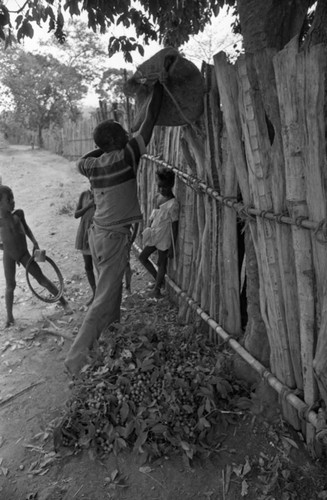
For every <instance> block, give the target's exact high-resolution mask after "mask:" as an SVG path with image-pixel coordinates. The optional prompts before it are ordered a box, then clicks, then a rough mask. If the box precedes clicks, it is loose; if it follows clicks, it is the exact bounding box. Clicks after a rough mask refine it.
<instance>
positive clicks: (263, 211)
mask: <svg viewBox="0 0 327 500" xmlns="http://www.w3.org/2000/svg"><path fill="white" fill-rule="evenodd" d="M271 213H272V212H270V210H261V212H260V213H259V217H262V218H263V219H265V218H266V217H267V214H271Z"/></svg>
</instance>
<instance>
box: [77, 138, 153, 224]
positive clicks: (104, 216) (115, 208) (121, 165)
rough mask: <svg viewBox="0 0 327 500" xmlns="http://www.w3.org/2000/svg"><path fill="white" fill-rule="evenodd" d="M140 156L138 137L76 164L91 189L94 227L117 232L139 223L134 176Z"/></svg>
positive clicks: (138, 206) (141, 143)
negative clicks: (119, 148)
mask: <svg viewBox="0 0 327 500" xmlns="http://www.w3.org/2000/svg"><path fill="white" fill-rule="evenodd" d="M144 153H145V144H144V141H143V137H142V136H141V135H138V136H136V137H133V139H131V140H130V141H129V142H128V143H127V144H126V146H125V148H124V149H121V150H114V151H110V152H109V153H103V154H102V155H101V156H100V157H99V158H94V157H90V158H82V159H80V160H79V161H78V163H77V168H78V170H79V172H80V173H81V174H82V175H85V176H86V177H87V178H88V179H89V180H90V184H91V186H92V188H93V193H94V202H95V205H96V210H95V214H94V218H93V220H94V223H95V224H96V225H97V226H99V227H102V228H108V229H119V228H121V227H122V226H126V225H129V224H133V223H134V222H140V221H141V220H142V214H141V210H140V205H139V201H138V198H137V184H136V174H137V168H138V164H139V161H140V158H141V156H142V154H144Z"/></svg>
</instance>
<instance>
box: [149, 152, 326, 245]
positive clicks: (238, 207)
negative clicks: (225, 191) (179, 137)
mask: <svg viewBox="0 0 327 500" xmlns="http://www.w3.org/2000/svg"><path fill="white" fill-rule="evenodd" d="M143 158H146V159H148V160H150V161H152V162H154V163H156V164H157V165H160V166H164V167H167V168H169V169H171V170H172V171H173V172H174V173H175V174H176V175H177V177H179V178H180V179H181V180H182V181H183V182H184V183H185V184H187V185H188V186H190V187H191V188H193V189H194V190H195V191H201V192H203V193H206V194H208V195H209V196H211V197H212V198H214V199H215V200H217V201H218V202H219V203H222V204H223V205H226V206H228V207H230V208H233V209H234V210H235V211H236V212H238V214H239V215H241V216H244V217H248V218H249V219H251V216H254V217H262V218H265V219H269V220H271V221H275V222H277V223H284V224H289V225H294V226H297V227H303V228H305V229H310V230H312V231H314V233H315V236H316V239H317V240H318V241H319V242H320V243H325V244H327V220H326V219H323V220H321V221H320V222H318V223H317V222H314V221H310V220H308V219H307V218H305V217H297V218H296V219H293V218H292V217H288V216H287V215H285V214H275V213H273V212H270V211H269V210H258V209H256V208H254V207H250V206H248V205H245V204H244V203H242V202H239V201H238V200H237V199H236V198H232V197H226V196H222V195H220V194H219V193H218V192H217V191H215V190H214V189H213V188H211V187H209V186H207V185H206V184H205V183H204V182H203V181H201V180H200V179H198V178H197V177H195V176H193V175H190V174H187V173H186V172H182V171H181V170H179V169H178V168H176V167H174V166H173V165H170V164H169V163H167V162H165V161H164V160H160V159H159V158H157V157H155V156H153V155H148V154H145V155H143ZM320 232H321V233H322V234H323V238H324V239H322V238H320V237H318V236H317V235H318V234H319V233H320Z"/></svg>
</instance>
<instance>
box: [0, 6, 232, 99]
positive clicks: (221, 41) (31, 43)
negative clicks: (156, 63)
mask: <svg viewBox="0 0 327 500" xmlns="http://www.w3.org/2000/svg"><path fill="white" fill-rule="evenodd" d="M4 3H5V5H6V6H7V7H8V8H9V9H10V10H17V8H19V6H20V5H21V4H22V0H4ZM68 17H69V16H68ZM80 18H81V19H82V16H81V17H80ZM231 22H232V17H231V16H230V15H229V14H228V12H227V9H226V8H224V9H221V11H220V13H219V16H218V17H217V18H213V20H212V25H208V27H207V28H206V29H205V32H204V34H199V35H197V36H195V37H191V41H190V42H189V43H188V44H185V45H184V46H183V47H181V50H182V51H183V53H184V54H185V57H187V58H188V59H190V60H191V61H192V62H193V63H194V64H196V65H197V66H198V67H199V68H200V67H201V64H202V60H206V62H212V60H208V59H209V57H212V55H213V54H214V53H216V52H219V51H221V50H224V51H226V52H227V53H229V54H231V55H233V53H235V50H234V49H233V45H234V43H235V42H237V38H235V36H234V35H232V34H231V27H230V25H231ZM33 28H34V37H33V38H32V39H30V38H26V39H25V40H24V42H23V45H24V47H25V49H26V50H28V51H31V52H33V51H38V48H39V40H40V39H45V38H47V37H50V34H48V33H47V27H46V26H45V27H44V28H39V27H38V26H37V25H36V24H35V23H34V25H33ZM111 35H116V36H121V35H126V36H135V33H134V31H133V29H127V28H124V27H122V26H118V27H116V26H114V27H112V28H111V31H110V33H106V34H104V35H103V41H104V47H105V48H106V47H107V45H108V40H109V36H111ZM209 45H210V47H208V46H209ZM143 48H144V56H141V55H140V54H139V52H138V51H134V52H133V53H132V56H133V63H132V64H131V63H126V61H125V60H124V58H123V56H122V54H119V53H117V54H115V55H114V56H112V57H111V58H108V68H126V69H129V70H132V71H133V72H134V71H135V70H136V68H137V66H138V65H140V64H141V63H142V62H144V61H145V60H146V59H148V58H150V57H151V56H152V55H154V54H155V53H156V52H158V51H159V50H160V49H161V48H162V46H160V45H159V44H158V43H156V42H151V43H150V45H145V44H144V45H143ZM53 55H54V56H56V54H55V49H54V52H53ZM83 104H86V105H90V106H97V104H98V97H97V95H96V94H95V93H94V92H90V93H89V94H88V96H87V98H86V99H85V100H84V103H83Z"/></svg>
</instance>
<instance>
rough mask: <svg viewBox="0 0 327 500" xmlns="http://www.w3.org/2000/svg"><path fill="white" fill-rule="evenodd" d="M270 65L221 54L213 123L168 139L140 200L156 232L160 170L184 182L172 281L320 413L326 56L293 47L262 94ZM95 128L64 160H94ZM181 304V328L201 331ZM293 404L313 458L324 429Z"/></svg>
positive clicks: (214, 71)
mask: <svg viewBox="0 0 327 500" xmlns="http://www.w3.org/2000/svg"><path fill="white" fill-rule="evenodd" d="M268 56H269V57H268ZM267 60H270V61H271V56H270V55H268V54H267V53H266V52H264V51H263V52H262V53H261V54H259V55H256V57H254V56H253V55H247V56H241V57H240V58H239V60H238V61H237V62H236V64H235V65H231V64H229V63H228V62H227V59H226V56H225V54H223V53H220V54H218V55H217V56H216V57H215V64H214V67H212V66H208V65H205V71H204V74H205V80H206V93H205V113H204V115H203V118H202V119H201V121H200V122H199V123H197V124H195V125H194V126H193V127H190V126H189V125H188V126H185V127H175V128H169V127H165V128H163V127H162V128H159V127H156V132H155V134H154V137H153V139H152V141H151V145H150V148H149V154H148V155H146V156H144V157H143V160H142V162H141V166H140V169H139V174H138V175H139V199H140V204H141V208H142V212H143V215H144V224H145V225H146V224H147V222H148V218H149V215H150V213H151V210H152V206H153V198H154V194H155V190H156V184H155V167H156V165H157V164H158V162H160V161H163V162H164V163H165V164H167V165H168V166H170V168H172V169H173V170H174V171H175V172H176V176H177V180H176V186H175V194H176V197H177V199H178V201H179V203H180V207H181V210H180V221H179V236H178V244H177V249H178V255H177V257H178V259H177V268H176V269H174V268H173V265H172V263H170V266H169V276H170V277H171V278H172V279H173V280H174V282H175V283H176V284H177V285H178V286H179V287H180V288H181V289H182V290H184V291H185V294H187V296H188V297H191V299H192V300H193V301H195V302H196V303H198V304H199V305H200V306H201V308H202V310H204V311H206V312H207V313H208V314H209V315H210V317H212V318H214V319H215V321H216V322H217V323H219V324H220V325H221V326H222V327H223V328H224V329H225V330H226V331H227V332H228V333H229V334H230V335H233V336H236V337H237V338H239V339H240V341H241V342H242V343H243V345H244V346H245V348H246V349H248V350H249V352H251V353H252V354H253V355H254V356H255V357H256V358H257V359H259V360H260V361H261V362H262V363H263V364H264V365H266V366H270V370H271V372H272V373H273V374H274V375H275V376H276V377H277V378H278V379H279V380H280V381H281V382H282V383H283V384H284V385H285V387H286V388H288V389H287V390H286V391H284V392H285V395H287V396H288V394H289V393H292V394H293V393H296V394H297V395H298V396H300V397H302V399H303V401H304V402H305V404H306V405H307V408H309V407H310V406H311V405H313V404H314V403H315V402H317V401H319V400H323V401H324V403H325V404H326V403H327V370H326V368H327V293H326V283H327V251H326V250H327V246H326V244H327V229H326V228H327V220H326V210H327V208H326V199H327V198H326V187H327V182H326V178H327V176H326V156H325V152H326V140H325V133H324V131H325V128H326V123H325V116H324V88H325V87H324V82H325V78H326V64H327V58H326V47H323V46H316V47H314V48H313V49H312V50H311V51H310V52H301V53H300V52H298V47H297V44H296V42H294V43H291V44H289V45H288V46H287V47H286V48H285V49H284V50H283V51H281V52H280V53H278V54H277V53H276V54H275V56H274V59H273V61H274V64H273V66H271V68H270V71H271V74H270V78H269V79H267V81H266V82H265V86H264V88H260V86H259V85H258V80H259V77H260V74H259V73H260V68H262V67H263V65H265V64H266V63H267ZM93 126H94V122H91V123H89V125H85V124H83V125H82V124H81V125H78V126H77V127H76V129H74V131H72V130H68V129H69V125H68V124H67V127H68V128H67V129H66V132H65V133H64V135H65V137H64V139H65V146H62V152H63V154H65V156H67V157H71V158H75V157H77V156H80V155H81V154H83V152H85V151H87V150H88V149H92V147H93V144H91V142H92V141H91V139H90V137H91V130H92V128H93ZM69 141H70V142H69ZM88 141H91V142H88ZM69 144H70V146H68V145H69ZM158 155H160V157H159V156H158ZM139 241H141V240H139ZM176 300H177V301H179V316H180V318H181V319H183V320H191V319H192V318H191V315H192V313H191V312H190V309H189V308H188V307H187V304H186V302H185V301H183V300H181V299H180V298H179V297H177V298H176ZM244 304H245V306H246V313H247V314H244ZM242 308H243V310H242ZM281 399H282V404H283V412H284V416H285V417H286V418H287V419H288V420H289V422H291V423H292V425H293V426H294V427H295V428H296V429H301V430H302V431H303V433H304V434H305V435H306V439H307V442H308V444H309V447H310V448H312V447H313V446H314V442H315V437H316V429H315V428H314V425H312V424H311V423H309V422H307V423H306V425H303V421H305V418H306V416H305V414H304V412H302V414H300V412H298V411H297V409H296V408H294V407H292V406H290V405H288V403H287V401H288V399H289V398H288V397H287V398H286V397H284V398H281ZM286 400H287V401H286ZM322 427H323V428H324V429H325V430H326V429H327V427H326V425H325V426H324V424H323V426H322Z"/></svg>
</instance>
